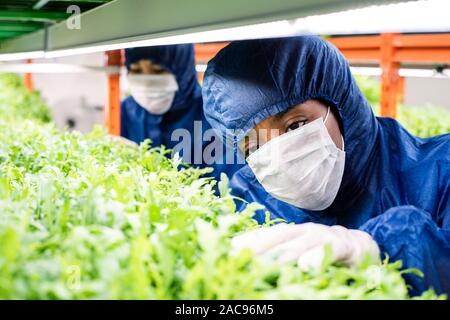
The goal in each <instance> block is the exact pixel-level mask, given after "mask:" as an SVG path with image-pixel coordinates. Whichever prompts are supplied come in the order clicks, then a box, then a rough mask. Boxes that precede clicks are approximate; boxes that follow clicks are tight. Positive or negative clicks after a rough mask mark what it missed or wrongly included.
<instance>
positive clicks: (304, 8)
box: [0, 0, 401, 54]
mask: <svg viewBox="0 0 450 320" xmlns="http://www.w3.org/2000/svg"><path fill="white" fill-rule="evenodd" d="M104 2H107V0H104V1H102V0H86V1H69V0H66V1H48V0H34V1H31V0H22V1H18V0H16V1H8V0H6V4H5V5H4V4H2V5H0V22H1V21H4V20H8V21H9V19H12V20H13V21H15V22H16V24H17V25H18V26H17V28H25V26H22V25H21V23H20V22H24V23H25V22H26V23H30V22H34V23H36V22H40V23H44V24H45V21H47V22H48V21H52V22H55V21H60V20H61V19H63V18H66V17H67V16H64V15H67V14H66V13H65V8H66V7H67V5H68V3H73V4H78V5H80V7H81V8H84V9H86V10H88V11H86V12H85V13H83V14H82V15H81V29H80V30H70V29H69V28H67V24H66V22H65V21H61V22H59V23H55V24H45V26H46V27H45V28H44V29H41V30H38V31H34V32H31V33H28V34H24V35H21V36H18V35H20V32H22V31H14V30H11V31H4V32H6V33H5V34H4V36H5V37H6V36H8V37H9V38H8V39H4V40H3V41H2V40H1V39H0V54H2V53H3V54H7V53H18V52H33V51H35V52H36V51H45V52H51V51H57V50H70V49H76V48H86V47H93V46H100V45H111V44H121V43H124V42H130V41H140V40H148V39H156V38H161V37H169V36H178V35H186V34H191V33H195V32H204V31H212V30H218V29H223V28H231V27H239V26H245V25H250V24H257V23H264V22H272V21H278V20H284V19H292V18H299V17H305V16H309V15H314V14H323V13H330V12H335V11H339V10H345V9H353V8H358V7H364V6H367V5H371V4H384V3H391V2H401V1H392V0H347V1H342V0H302V1H301V0H277V1H273V0H246V1H237V0H229V1H218V0H216V1H212V0H195V1H186V0H171V1H168V0H133V1H130V0H114V1H111V2H109V3H107V4H104V5H101V6H99V7H97V8H95V9H92V8H93V7H94V6H96V5H99V4H103V3H104ZM39 3H40V4H39ZM19 4H22V5H23V6H22V7H15V6H16V5H19ZM38 4H39V6H38ZM5 6H6V10H5V9H4V7H5ZM33 6H34V7H35V8H40V10H32V8H33ZM19 9H20V10H19ZM90 9H92V10H90ZM17 10H19V11H17ZM2 16H3V18H4V19H2ZM22 18H23V19H24V20H21V19H22ZM43 21H44V22H43ZM28 27H29V28H32V26H28ZM5 28H6V27H5ZM11 28H12V27H11V26H9V30H10V29H11ZM1 30H2V29H1V28H0V31H1ZM5 30H6V29H5ZM23 32H24V33H25V32H28V31H23ZM255 37H264V35H263V34H255ZM230 40H232V39H230Z"/></svg>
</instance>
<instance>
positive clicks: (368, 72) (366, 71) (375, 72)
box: [350, 67, 381, 77]
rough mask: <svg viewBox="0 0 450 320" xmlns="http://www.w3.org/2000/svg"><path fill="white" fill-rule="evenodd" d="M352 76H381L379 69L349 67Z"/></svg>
mask: <svg viewBox="0 0 450 320" xmlns="http://www.w3.org/2000/svg"><path fill="white" fill-rule="evenodd" d="M350 70H351V71H352V73H353V74H357V75H360V76H370V77H379V76H381V68H377V67H350Z"/></svg>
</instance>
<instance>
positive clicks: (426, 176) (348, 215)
mask: <svg viewBox="0 0 450 320" xmlns="http://www.w3.org/2000/svg"><path fill="white" fill-rule="evenodd" d="M203 97H204V99H205V114H206V115H207V118H208V121H209V122H210V123H211V124H212V126H213V127H215V128H218V129H220V130H221V131H222V132H223V134H225V128H228V129H241V130H242V131H241V132H240V133H239V134H237V135H236V136H235V138H236V141H239V140H240V139H241V138H242V137H243V136H244V135H245V134H246V132H248V130H249V129H251V128H253V127H254V126H255V125H256V124H257V123H259V122H261V121H262V120H264V119H266V118H268V117H270V116H273V115H275V114H278V113H280V112H283V111H286V110H287V109H288V108H290V107H291V106H294V105H297V104H300V103H302V102H304V101H306V100H309V99H319V100H322V101H325V102H326V103H328V104H329V105H331V107H332V108H333V109H334V111H335V113H336V114H338V115H339V116H340V120H341V124H342V127H343V136H344V141H345V151H346V164H345V170H344V176H343V180H342V183H341V186H340V189H339V192H338V194H337V197H336V199H335V200H334V202H333V204H332V205H331V206H330V207H329V208H327V209H326V210H324V211H321V212H311V211H306V210H301V209H299V208H295V207H293V206H291V205H289V204H286V203H283V202H281V201H279V200H277V199H274V198H273V197H271V196H270V195H268V194H267V193H266V192H265V190H264V189H263V187H262V186H261V185H260V184H259V183H258V181H257V180H256V178H255V176H254V175H253V173H252V171H251V169H250V168H249V167H248V166H245V167H244V168H242V169H241V170H239V171H238V172H237V173H236V174H235V175H234V177H233V179H232V181H231V185H232V188H233V192H234V194H235V195H237V196H239V197H241V198H243V199H245V200H247V201H257V202H260V203H262V204H265V205H266V207H267V209H268V210H269V211H270V213H271V215H272V218H278V217H281V218H283V219H286V220H287V221H288V222H295V223H302V222H306V221H312V222H318V223H324V224H327V225H333V224H339V225H343V226H345V227H348V228H359V229H361V230H364V231H366V232H368V233H369V234H371V235H372V237H373V238H374V239H375V240H376V241H377V243H378V245H379V247H380V249H381V251H382V253H383V254H384V253H387V254H388V255H389V257H390V259H391V260H398V259H401V260H403V264H404V267H405V268H418V269H420V270H422V271H423V272H424V273H425V277H424V278H419V277H417V276H413V275H406V276H405V278H406V280H407V282H408V283H409V284H410V285H411V286H412V290H411V293H412V294H413V295H414V294H419V293H421V292H422V291H424V290H425V289H427V288H429V287H430V286H431V287H433V288H434V289H435V290H436V291H437V292H439V293H442V292H444V293H450V135H448V134H446V135H441V136H437V137H433V138H429V139H420V138H417V137H414V136H412V135H410V134H409V133H408V132H407V131H406V130H405V129H404V128H403V127H402V126H401V125H400V124H399V123H398V122H397V121H395V120H393V119H389V118H377V117H375V115H374V114H373V112H372V110H371V108H370V106H369V104H368V102H367V101H366V99H365V98H364V96H363V94H362V93H361V91H360V90H359V88H358V86H357V84H356V83H355V80H354V79H353V77H352V75H351V72H350V69H349V66H348V63H347V61H346V59H345V58H344V57H343V56H342V54H341V53H340V52H339V51H338V50H337V49H336V48H335V47H334V46H333V45H331V44H329V43H328V42H327V41H325V40H322V39H321V38H319V37H313V36H305V37H295V38H285V39H270V40H252V41H242V42H235V43H232V44H231V45H229V46H227V47H226V48H224V49H223V50H222V51H221V52H219V54H218V55H217V56H216V57H215V58H214V59H213V60H212V61H211V62H210V63H209V64H208V69H207V72H206V75H205V81H204V88H203ZM256 218H257V219H258V220H259V221H260V222H261V221H262V219H263V217H262V215H261V214H259V215H257V217H256ZM383 256H384V255H383Z"/></svg>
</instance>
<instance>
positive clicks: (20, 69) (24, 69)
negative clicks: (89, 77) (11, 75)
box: [0, 63, 120, 74]
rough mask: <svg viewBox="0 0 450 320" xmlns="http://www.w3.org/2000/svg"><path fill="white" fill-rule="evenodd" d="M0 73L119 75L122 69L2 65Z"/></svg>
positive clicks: (67, 65) (54, 65)
mask: <svg viewBox="0 0 450 320" xmlns="http://www.w3.org/2000/svg"><path fill="white" fill-rule="evenodd" d="M0 72H15V73H35V74H36V73H90V72H105V73H107V74H111V73H119V72H120V67H114V66H108V67H93V66H81V65H74V64H65V63H15V64H12V63H5V64H0Z"/></svg>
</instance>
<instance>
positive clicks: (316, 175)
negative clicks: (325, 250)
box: [247, 108, 345, 210]
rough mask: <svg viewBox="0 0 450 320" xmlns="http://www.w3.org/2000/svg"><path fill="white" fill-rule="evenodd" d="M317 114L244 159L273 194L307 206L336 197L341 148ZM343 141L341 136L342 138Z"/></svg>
mask: <svg viewBox="0 0 450 320" xmlns="http://www.w3.org/2000/svg"><path fill="white" fill-rule="evenodd" d="M329 112H330V109H329V108H328V113H327V116H326V118H325V120H323V118H319V119H317V120H315V121H312V122H310V123H308V124H305V125H304V126H302V127H300V128H298V129H295V130H293V131H290V132H287V133H285V134H283V135H281V136H278V137H276V138H274V139H272V140H270V141H269V142H267V143H266V144H264V145H262V146H261V147H260V148H259V149H258V150H256V151H255V152H254V153H252V154H251V155H250V156H249V157H248V158H247V162H248V165H249V166H250V168H251V169H252V171H253V172H254V174H255V176H256V178H257V179H258V181H259V182H260V183H261V185H262V186H263V187H264V189H265V190H266V191H267V192H268V193H269V194H270V195H272V196H273V197H275V198H277V199H279V200H282V201H284V202H287V203H289V204H292V205H294V206H296V207H298V208H302V209H308V210H324V209H326V208H328V207H329V206H330V205H331V204H332V203H333V201H334V199H335V198H336V195H337V192H338V190H339V187H340V185H341V181H342V176H343V174H344V166H345V152H344V151H342V150H340V149H339V148H337V147H336V145H335V144H334V142H333V140H332V139H331V137H330V135H329V133H328V130H327V128H326V126H325V123H326V121H327V119H328V115H329ZM342 141H343V139H342Z"/></svg>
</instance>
